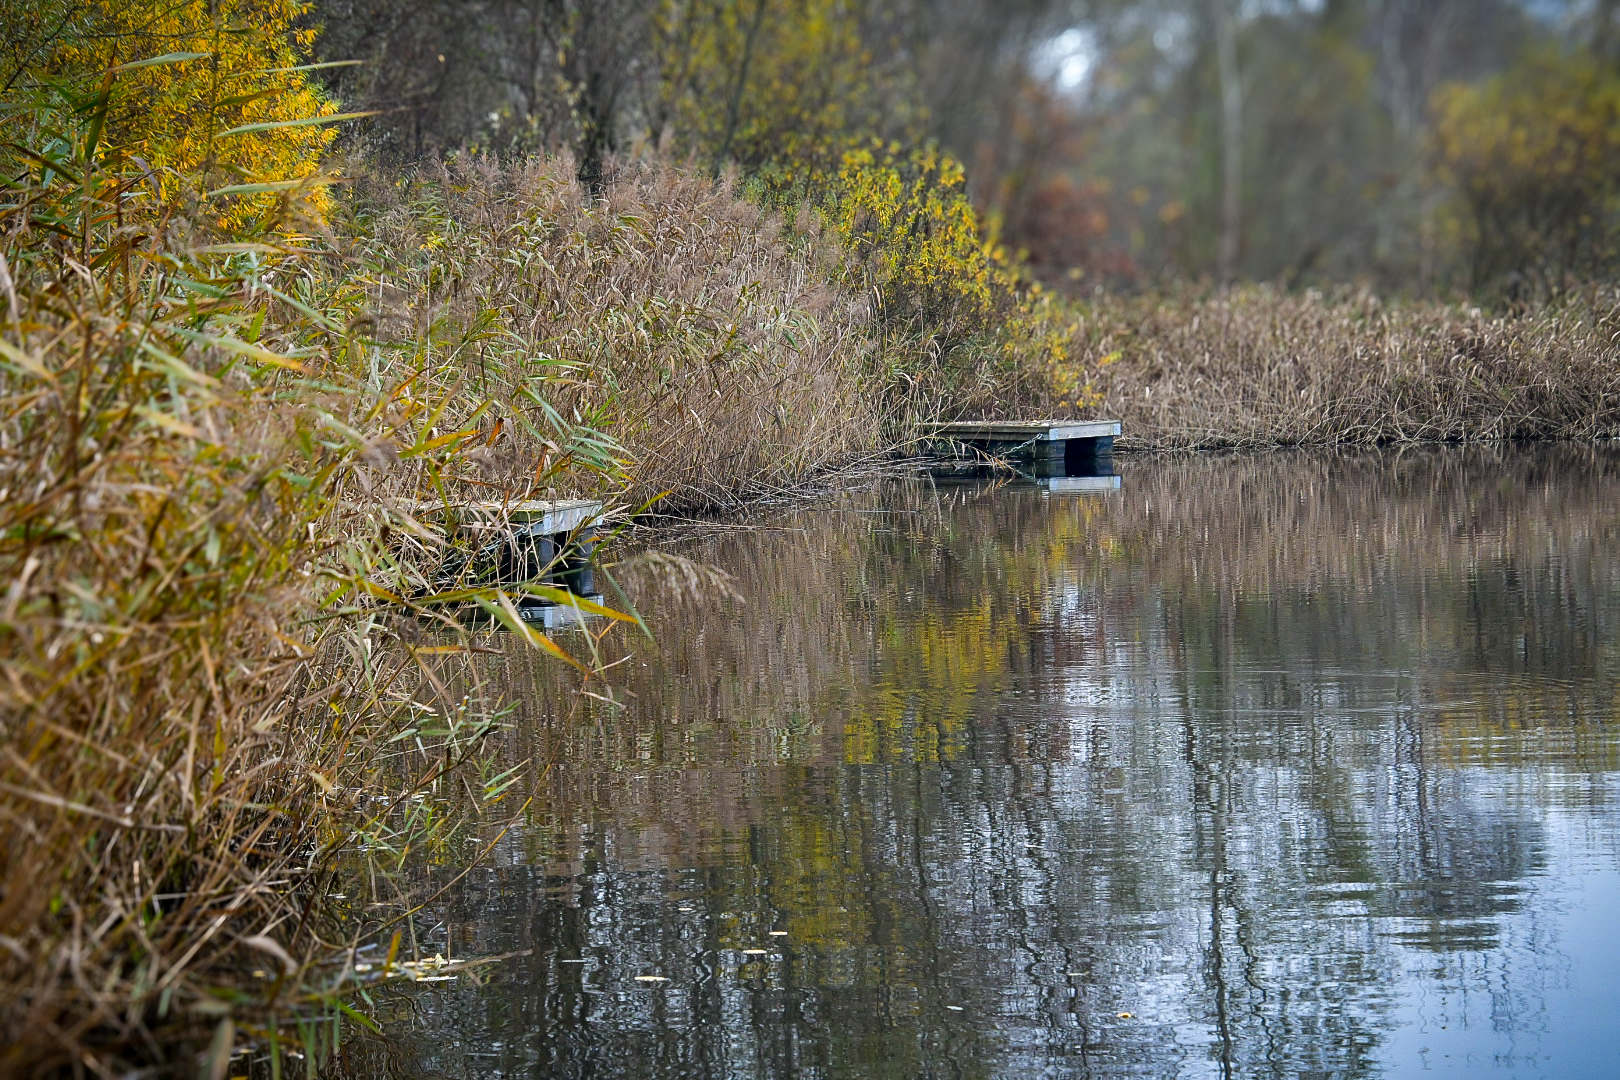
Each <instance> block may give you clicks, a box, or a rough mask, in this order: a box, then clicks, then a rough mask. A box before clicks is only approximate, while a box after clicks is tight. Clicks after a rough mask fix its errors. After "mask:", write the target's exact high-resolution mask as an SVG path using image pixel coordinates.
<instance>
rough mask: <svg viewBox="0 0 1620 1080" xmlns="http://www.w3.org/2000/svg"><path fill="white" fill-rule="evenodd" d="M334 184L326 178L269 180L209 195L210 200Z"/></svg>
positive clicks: (233, 185) (213, 192) (215, 190)
mask: <svg viewBox="0 0 1620 1080" xmlns="http://www.w3.org/2000/svg"><path fill="white" fill-rule="evenodd" d="M331 182H332V180H331V178H330V177H326V176H306V177H303V178H302V179H299V180H267V181H265V182H264V183H262V184H231V185H230V186H229V187H222V188H215V189H214V190H213V191H210V192H209V193H208V197H209V198H210V199H212V198H215V197H217V196H220V195H258V194H260V193H262V192H266V191H293V190H295V189H297V188H301V187H325V186H326V185H328V184H330V183H331Z"/></svg>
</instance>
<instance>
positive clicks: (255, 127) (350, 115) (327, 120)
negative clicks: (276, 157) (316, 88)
mask: <svg viewBox="0 0 1620 1080" xmlns="http://www.w3.org/2000/svg"><path fill="white" fill-rule="evenodd" d="M376 115H377V110H376V109H370V110H367V111H365V112H347V113H334V114H332V115H331V116H306V117H304V118H302V119H300V120H264V121H261V122H259V123H257V124H243V125H242V126H241V127H233V128H231V129H230V130H229V131H222V132H220V133H219V134H218V135H217V136H215V138H220V139H223V138H225V137H227V136H230V135H250V134H252V133H253V132H255V131H279V130H281V129H282V128H295V127H310V126H312V125H314V124H336V123H338V122H339V121H341V120H358V119H360V118H361V117H363V116H376Z"/></svg>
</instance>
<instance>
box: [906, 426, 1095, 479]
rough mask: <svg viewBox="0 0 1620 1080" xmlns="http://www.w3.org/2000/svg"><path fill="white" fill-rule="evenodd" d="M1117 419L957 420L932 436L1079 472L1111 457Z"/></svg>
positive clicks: (990, 452)
mask: <svg viewBox="0 0 1620 1080" xmlns="http://www.w3.org/2000/svg"><path fill="white" fill-rule="evenodd" d="M1120 430H1121V425H1120V422H1119V421H1118V420H1084V421H1078V420H1033V421H1024V420H958V421H955V422H953V423H949V424H937V425H935V426H934V429H933V431H932V435H933V436H934V437H935V438H937V439H945V440H948V441H950V442H954V443H961V444H963V445H965V446H969V447H972V448H973V449H975V450H980V451H982V452H984V453H986V454H989V455H990V456H992V457H1010V458H1021V459H1027V460H1034V461H1044V462H1054V463H1055V462H1058V461H1061V462H1063V463H1064V464H1065V466H1067V468H1066V471H1067V472H1070V473H1079V472H1083V471H1086V470H1088V469H1090V468H1093V467H1094V466H1095V463H1096V462H1097V460H1098V459H1099V458H1104V459H1106V458H1111V457H1112V456H1113V453H1114V439H1116V438H1117V437H1118V436H1119V433H1120Z"/></svg>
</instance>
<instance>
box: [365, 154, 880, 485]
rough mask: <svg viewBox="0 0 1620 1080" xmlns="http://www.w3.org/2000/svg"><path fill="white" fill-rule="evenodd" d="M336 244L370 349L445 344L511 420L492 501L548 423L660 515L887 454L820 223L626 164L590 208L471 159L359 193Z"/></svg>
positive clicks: (520, 468) (556, 167)
mask: <svg viewBox="0 0 1620 1080" xmlns="http://www.w3.org/2000/svg"><path fill="white" fill-rule="evenodd" d="M347 228H348V229H349V230H351V231H352V232H353V233H354V234H355V236H354V238H353V239H352V241H351V244H352V250H353V253H354V256H355V258H357V259H358V260H359V261H360V262H361V263H362V264H363V265H364V266H365V270H364V271H363V272H362V273H360V274H359V275H357V276H356V277H355V279H354V280H355V283H356V285H357V286H358V287H361V288H363V289H364V290H365V292H366V296H367V303H368V306H369V307H370V309H371V310H372V311H374V312H375V313H376V315H377V317H378V319H379V331H378V333H379V336H380V337H382V338H384V339H386V340H392V341H397V342H404V341H419V342H434V343H438V344H439V345H441V346H442V351H444V352H445V353H447V354H448V355H449V356H450V357H453V358H454V360H455V362H456V363H458V364H459V365H460V366H461V367H462V369H463V370H464V371H466V372H467V373H468V374H469V376H470V377H471V378H472V379H473V380H475V383H474V385H475V387H476V389H477V390H478V391H479V392H480V394H481V393H483V392H486V391H487V393H488V394H490V395H491V396H492V397H494V398H495V399H497V400H499V401H500V402H501V404H502V407H503V408H504V409H506V410H507V413H506V419H508V420H510V421H512V424H511V426H510V428H509V430H511V431H512V432H513V438H512V439H511V440H509V441H507V442H506V443H505V444H504V445H497V446H494V447H492V448H491V451H490V453H489V454H488V455H487V459H486V460H485V462H484V463H483V466H482V467H483V475H482V480H483V482H485V483H489V484H495V485H498V486H500V487H503V488H507V489H517V488H522V487H523V486H524V485H525V484H526V483H527V481H528V477H529V475H530V474H531V473H532V472H533V470H534V468H535V460H536V457H537V455H542V456H543V455H544V454H546V453H551V454H556V453H559V452H566V451H565V450H563V449H562V448H559V447H555V446H552V445H551V443H552V442H553V441H554V440H553V435H552V431H553V430H554V428H555V422H554V418H558V417H560V418H562V419H563V420H565V421H567V422H569V423H578V422H583V423H585V424H587V425H590V426H591V427H594V428H597V429H599V430H601V431H602V432H604V433H606V434H607V435H609V436H611V438H612V439H613V440H614V441H616V442H617V444H618V445H619V446H620V447H622V449H623V456H624V457H625V459H627V460H628V461H630V462H632V463H633V464H632V466H631V475H632V484H631V498H632V501H636V502H640V501H642V500H645V499H647V498H651V497H653V496H656V495H658V494H660V493H662V492H668V493H669V495H668V497H667V499H666V500H665V506H666V507H668V508H670V509H694V508H713V507H718V506H726V505H734V504H737V503H739V502H741V501H744V500H746V499H748V498H751V497H756V496H758V495H761V494H766V493H770V492H773V491H778V490H781V489H784V488H789V487H792V486H794V485H796V484H798V483H800V482H802V481H803V480H804V479H806V478H807V477H809V476H811V475H813V474H814V473H816V472H817V471H820V470H823V469H826V468H828V467H830V466H834V465H838V464H842V463H845V462H848V461H850V460H851V459H852V458H856V457H859V456H861V455H868V454H871V453H872V452H874V451H875V450H877V449H879V448H880V438H881V436H880V432H881V430H882V427H883V419H884V416H883V411H882V405H881V395H875V394H870V393H868V392H867V391H866V386H865V383H864V380H863V375H864V374H865V372H866V371H867V369H868V368H869V366H870V365H871V363H872V358H873V356H874V354H875V350H876V343H875V337H874V335H873V333H872V331H871V326H872V318H871V313H870V311H869V310H868V308H869V305H868V302H867V301H866V300H865V299H864V298H860V297H853V298H852V297H851V296H849V295H848V294H845V293H841V292H840V291H838V290H837V289H836V288H834V287H833V286H832V285H831V284H830V282H831V281H832V280H833V275H834V266H833V260H834V259H836V257H837V251H836V249H835V247H834V245H832V244H830V243H829V242H828V241H826V240H824V239H823V237H822V236H821V233H820V229H819V226H818V224H817V223H816V220H815V217H814V215H811V214H803V215H801V216H800V217H799V219H798V220H796V221H787V220H783V219H782V218H780V217H778V216H776V215H774V214H772V213H771V212H769V211H767V210H764V209H761V208H760V207H759V206H758V205H757V204H755V203H753V202H750V201H748V200H746V199H744V198H742V197H740V196H739V195H738V194H737V193H736V192H735V191H734V190H733V187H732V185H731V183H730V182H728V181H726V180H721V181H712V180H709V179H707V178H703V177H698V176H693V175H690V174H687V173H683V172H681V171H679V170H677V169H675V168H673V167H671V166H668V165H661V164H642V165H633V166H625V167H623V168H622V169H621V170H620V171H619V172H618V173H617V175H615V176H613V177H612V178H611V179H610V181H609V182H608V185H607V187H606V190H605V194H604V196H603V197H602V198H601V199H600V200H592V199H591V198H589V197H588V196H587V195H586V194H585V192H584V191H583V190H582V188H581V187H580V185H579V184H578V182H577V181H576V180H575V179H574V166H573V164H572V163H571V162H570V161H568V160H567V159H566V158H548V159H543V160H540V159H535V160H530V161H528V162H525V163H521V164H515V165H505V166H502V165H496V164H493V163H489V162H486V161H483V160H480V159H468V158H462V159H459V160H458V161H456V162H453V163H451V164H449V165H446V166H443V167H441V168H439V169H438V170H437V171H430V172H425V173H423V174H421V175H418V176H416V177H415V178H413V179H411V180H409V181H401V182H398V183H397V184H387V183H383V182H379V181H372V182H370V183H367V184H364V185H362V189H361V196H360V198H359V199H358V200H357V212H356V214H355V216H354V218H353V219H352V221H351V222H350V223H349V224H348V226H347ZM536 375H538V376H540V377H543V378H544V379H545V380H546V382H547V385H546V386H545V387H544V389H543V392H540V393H536V392H535V391H534V388H533V387H532V386H531V385H530V380H531V379H532V378H534V377H535V376H536ZM475 396H477V395H475Z"/></svg>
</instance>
